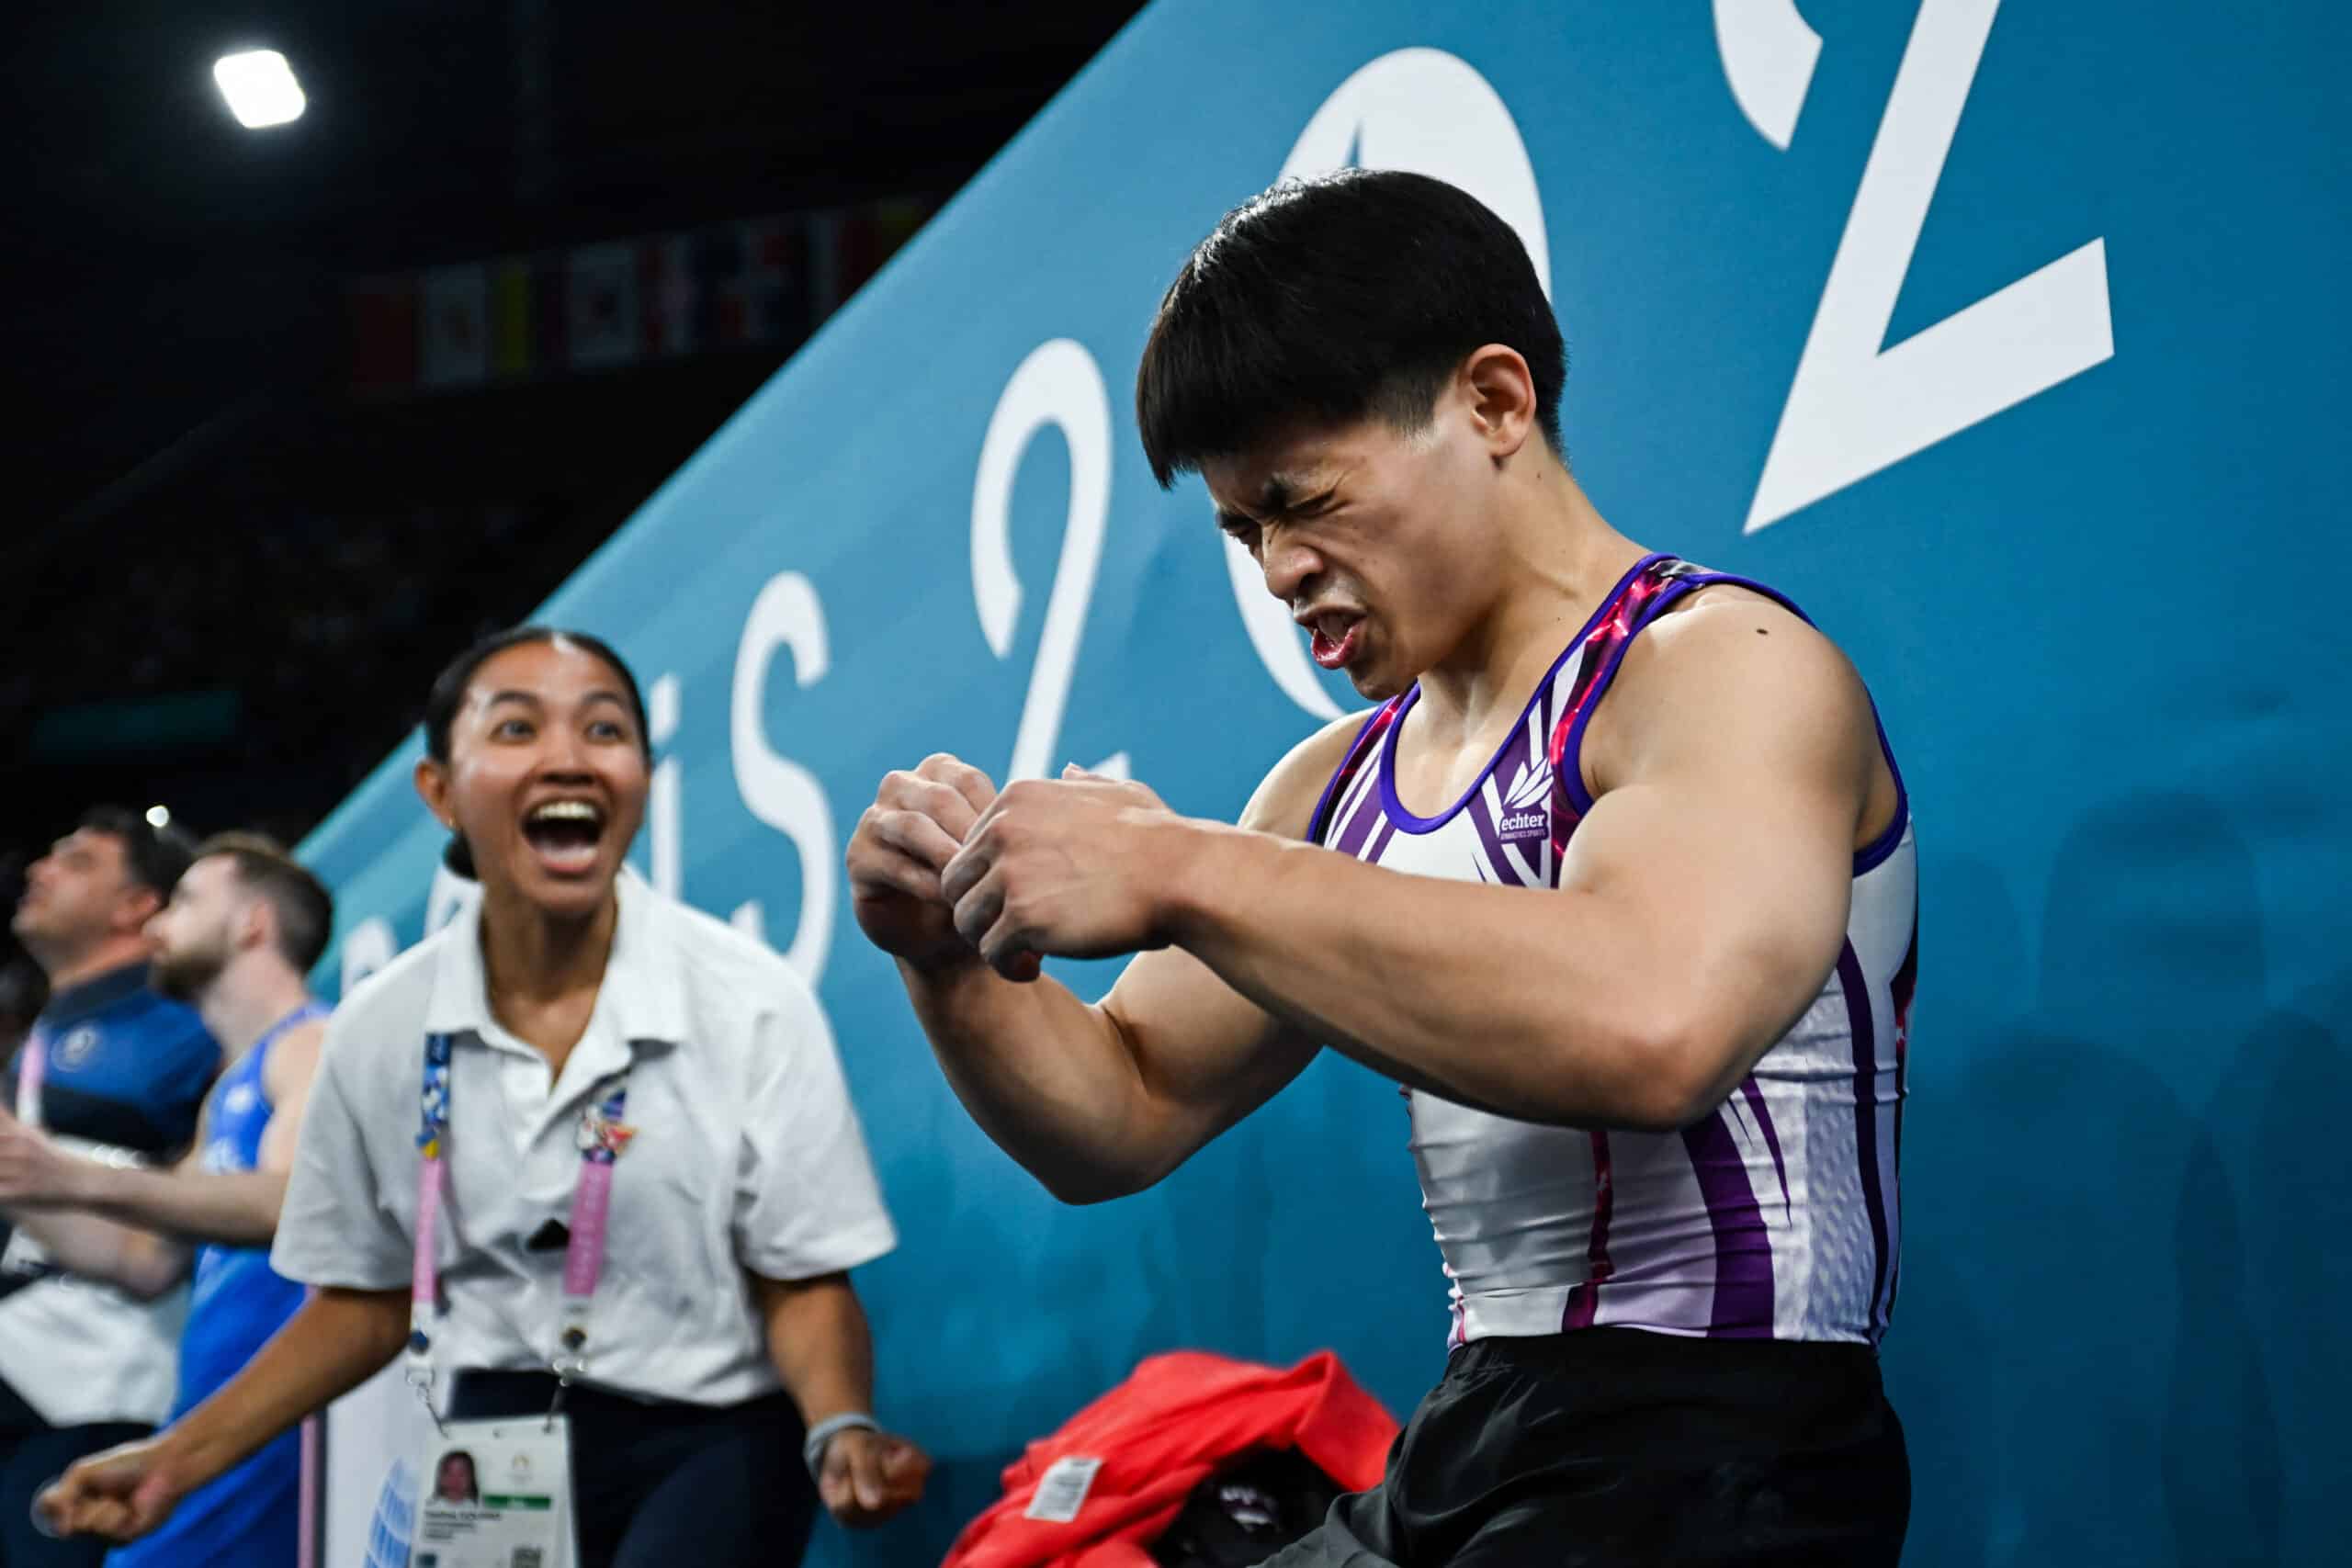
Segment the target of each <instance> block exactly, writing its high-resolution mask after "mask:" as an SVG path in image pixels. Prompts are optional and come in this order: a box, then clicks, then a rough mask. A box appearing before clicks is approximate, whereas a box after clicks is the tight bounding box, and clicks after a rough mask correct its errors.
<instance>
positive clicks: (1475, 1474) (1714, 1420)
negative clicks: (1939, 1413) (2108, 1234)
mask: <svg viewBox="0 0 2352 1568" xmlns="http://www.w3.org/2000/svg"><path fill="white" fill-rule="evenodd" d="M1910 1515H1911V1465H1910V1461H1909V1459H1908V1458H1907V1457H1906V1456H1905V1451H1904V1447H1903V1427H1902V1425H1901V1423H1899V1422H1898V1421H1896V1419H1895V1417H1894V1410H1893V1408H1892V1407H1890V1406H1889V1405H1888V1404H1887V1403H1886V1394H1885V1392H1884V1390H1883V1388H1882V1386H1881V1385H1880V1382H1879V1372H1878V1357H1877V1355H1876V1354H1875V1353H1874V1352H1873V1351H1871V1349H1870V1348H1867V1347H1865V1346H1860V1345H1823V1344H1798V1343H1792V1342H1781V1341H1772V1340H1754V1339H1748V1340H1740V1339H1691V1338H1679V1337H1674V1336H1671V1335H1663V1334H1649V1333H1645V1332H1643V1331H1641V1330H1638V1329H1630V1328H1588V1329H1580V1330H1577V1331H1576V1332H1573V1333H1568V1334H1559V1335H1552V1336H1548V1337H1544V1338H1540V1339H1481V1340H1476V1341H1474V1342H1473V1343H1471V1344H1469V1345H1466V1346H1464V1347H1463V1348H1460V1349H1458V1350H1456V1351H1455V1352H1454V1353H1453V1359H1452V1360H1451V1361H1449V1362H1448V1363H1447V1365H1446V1370H1445V1376H1444V1378H1443V1379H1442V1381H1441V1382H1439V1383H1438V1385H1437V1387H1436V1388H1435V1389H1433V1390H1431V1391H1430V1395H1429V1397H1428V1398H1426V1399H1424V1400H1422V1401H1421V1404H1420V1408H1419V1409H1418V1410H1416V1411H1415V1412H1414V1413H1413V1419H1412V1421H1411V1423H1410V1424H1409V1425H1408V1426H1407V1427H1406V1428H1405V1430H1404V1432H1403V1433H1402V1434H1401V1435H1399V1436H1398V1438H1397V1445H1396V1447H1395V1448H1393V1449H1391V1450H1389V1455H1388V1473H1387V1476H1386V1478H1385V1480H1383V1481H1382V1483H1380V1485H1378V1486H1376V1487H1374V1488H1373V1489H1372V1490H1371V1491H1369V1492H1359V1493H1356V1494H1354V1495H1351V1496H1346V1497H1342V1498H1340V1500H1339V1501H1338V1502H1337V1503H1335V1504H1333V1505H1332V1506H1331V1512H1330V1514H1329V1517H1326V1519H1325V1520H1324V1522H1323V1523H1322V1524H1321V1525H1319V1526H1317V1528H1316V1529H1314V1530H1313V1531H1311V1532H1310V1533H1309V1534H1308V1535H1307V1536H1306V1538H1305V1539H1304V1540H1300V1541H1299V1542H1298V1543H1297V1544H1295V1545H1294V1546H1291V1547H1289V1548H1287V1549H1285V1550H1284V1551H1280V1552H1278V1553H1276V1554H1275V1555H1274V1556H1272V1557H1271V1558H1269V1559H1267V1561H1266V1563H1265V1568H1439V1565H1440V1564H1445V1565H1448V1568H1506V1565H1512V1568H1515V1565H1517V1564H1521V1563H1526V1564H1542V1565H1544V1568H1621V1565H1622V1568H1659V1565H1664V1564H1673V1565H1677V1568H1681V1565H1685V1564H1688V1565H1693V1568H1695V1565H1698V1564H1708V1565H1710V1568H1735V1565H1736V1568H1751V1565H1760V1564H1768V1563H1770V1564H1782V1563H1785V1564H1789V1565H1791V1568H1794V1565H1796V1564H1805V1565H1807V1568H1882V1565H1891V1564H1893V1563H1894V1562H1896V1561H1897V1560H1898V1559H1899V1558H1900V1557H1901V1555H1902V1552H1903V1535H1904V1529H1905V1526H1906V1525H1907V1524H1908V1522H1909V1520H1910Z"/></svg>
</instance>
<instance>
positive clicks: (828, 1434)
mask: <svg viewBox="0 0 2352 1568" xmlns="http://www.w3.org/2000/svg"><path fill="white" fill-rule="evenodd" d="M854 1428H863V1429H864V1430H865V1431H868V1432H878V1431H880V1430H881V1429H882V1426H881V1423H880V1422H878V1421H876V1420H875V1419H874V1417H873V1416H868V1415H866V1414H865V1412H864V1411H862V1410H845V1411H843V1412H842V1414H840V1415H839V1416H826V1417H825V1418H824V1419H823V1420H822V1421H820V1422H818V1423H817V1424H816V1425H815V1426H813V1427H809V1437H808V1439H807V1440H806V1441H804V1442H803V1443H802V1444H801V1445H800V1459H801V1462H803V1463H804V1464H806V1465H808V1467H809V1480H811V1481H814V1480H816V1479H817V1472H819V1471H820V1470H821V1469H823V1468H824V1463H825V1449H826V1447H827V1446H828V1445H829V1444H831V1442H832V1440H833V1438H834V1437H835V1435H836V1434H838V1433H842V1432H847V1431H850V1430H852V1429H854Z"/></svg>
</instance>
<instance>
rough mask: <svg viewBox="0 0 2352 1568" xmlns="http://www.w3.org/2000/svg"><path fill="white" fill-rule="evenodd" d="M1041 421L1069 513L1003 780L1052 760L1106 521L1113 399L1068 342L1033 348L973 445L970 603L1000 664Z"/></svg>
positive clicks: (1014, 604)
mask: <svg viewBox="0 0 2352 1568" xmlns="http://www.w3.org/2000/svg"><path fill="white" fill-rule="evenodd" d="M1049 424H1051V425H1057V426H1059V427H1060V429H1061V433H1062V439H1063V440H1064V442H1065V443H1067V444H1068V446H1069V519H1068V521H1066V522H1065V523H1064V524H1063V526H1062V553H1061V563H1060V565H1059V566H1057V568H1056V569H1055V571H1054V586H1053V591H1052V592H1051V593H1049V594H1048V595H1047V596H1046V626H1045V630H1044V631H1043V632H1042V633H1041V634H1040V635H1039V637H1038V639H1037V657H1036V660H1035V663H1034V664H1033V665H1032V666H1031V667H1030V671H1029V694H1028V697H1027V698H1026V700H1024V701H1023V703H1022V705H1021V723H1020V727H1019V728H1018V729H1017V730H1016V731H1015V732H1014V734H1013V739H1012V766H1011V767H1010V768H1008V769H1007V770H1006V772H1005V782H1007V783H1010V782H1012V780H1014V779H1026V778H1040V777H1043V776H1044V775H1045V773H1046V770H1047V768H1048V767H1049V766H1050V765H1051V764H1052V762H1053V760H1054V757H1053V753H1054V747H1055V743H1056V741H1057V740H1058V739H1060V736H1061V728H1062V712H1063V710H1064V708H1065V707H1066V706H1067V705H1068V704H1069V686H1070V678H1071V676H1072V675H1074V674H1075V673H1076V672H1077V668H1078V644H1079V636H1080V633H1081V632H1082V631H1084V630H1085V628H1086V609H1087V604H1088V603H1089V602H1090V601H1091V599H1092V598H1093V595H1094V574H1095V572H1096V570H1097V569H1098V568H1100V567H1101V565H1102V563H1103V532H1104V529H1105V527H1106V525H1108V524H1109V522H1110V517H1111V399H1110V395H1109V393H1107V392H1106V391H1104V390H1103V372H1102V371H1101V370H1100V369H1098V368H1097V367H1095V364H1094V356H1093V355H1091V354H1089V353H1087V352H1086V349H1085V347H1084V346H1083V345H1082V344H1079V343H1077V342H1075V341H1073V340H1071V339H1069V338H1066V337H1064V338H1055V339H1054V340H1053V341H1051V342H1050V343H1045V344H1039V345H1038V346H1037V347H1036V348H1035V350H1034V351H1032V352H1031V354H1030V355H1029V357H1028V358H1026V359H1024V360H1023V361H1022V362H1021V367H1020V368H1019V369H1017V370H1015V371H1014V372H1013V373H1012V380H1011V381H1009V382H1007V383H1006V384H1005V389H1004V393H1003V395H1002V396H1001V397H1000V398H998V399H997V404H996V412H995V413H994V414H993V415H992V416H991V417H990V418H989V429H988V434H987V435H986V436H985V437H984V438H983V439H982V440H981V442H980V465H979V470H978V473H977V474H976V475H975V476H974V478H973V480H972V600H973V604H974V605H975V606H976V607H977V608H978V611H979V615H980V631H981V634H982V635H983V636H985V637H987V638H988V641H989V648H990V649H993V650H994V651H995V653H996V656H997V657H998V658H999V659H1009V658H1011V657H1012V634H1013V630H1014V628H1015V627H1017V626H1019V625H1020V622H1021V579H1020V577H1019V576H1018V575H1017V574H1015V572H1014V571H1013V569H1012V480H1013V475H1014V474H1015V473H1016V472H1017V471H1018V470H1019V468H1020V467H1021V457H1022V454H1023V452H1025V451H1027V450H1028V448H1029V443H1030V442H1031V441H1032V440H1033V439H1035V436H1036V434H1037V433H1038V432H1039V431H1041V430H1043V429H1045V428H1046V426H1047V425H1049ZM1094 771H1095V772H1096V773H1109V774H1112V775H1114V777H1118V778H1125V777H1126V776H1127V754H1126V753H1125V751H1121V752H1118V753H1116V754H1114V755H1113V756H1111V757H1108V758H1106V759H1104V760H1103V761H1100V762H1097V763H1095V764H1094Z"/></svg>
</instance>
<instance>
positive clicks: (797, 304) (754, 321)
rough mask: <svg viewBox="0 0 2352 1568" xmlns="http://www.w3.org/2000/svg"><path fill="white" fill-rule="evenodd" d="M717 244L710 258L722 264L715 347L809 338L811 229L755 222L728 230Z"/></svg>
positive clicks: (793, 221)
mask: <svg viewBox="0 0 2352 1568" xmlns="http://www.w3.org/2000/svg"><path fill="white" fill-rule="evenodd" d="M717 240H718V243H716V244H714V245H713V246H711V247H710V252H709V254H715V255H717V256H719V257H723V258H724V259H723V260H722V261H720V262H719V263H718V265H719V266H720V268H721V269H722V270H721V271H720V273H719V278H720V281H719V284H718V303H717V309H716V310H715V312H714V328H713V333H712V337H713V341H714V342H715V343H717V344H797V343H798V342H799V341H800V340H801V339H803V338H805V337H807V336H808V335H809V236H808V226H807V224H806V223H805V222H804V221H803V220H800V219H797V218H754V219H751V220H747V221H744V222H741V223H732V224H729V225H727V226H726V227H725V228H724V229H723V230H721V231H718V236H717Z"/></svg>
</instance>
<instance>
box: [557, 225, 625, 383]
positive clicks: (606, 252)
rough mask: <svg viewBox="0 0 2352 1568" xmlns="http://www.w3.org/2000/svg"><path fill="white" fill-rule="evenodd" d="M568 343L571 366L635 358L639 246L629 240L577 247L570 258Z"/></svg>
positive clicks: (589, 366)
mask: <svg viewBox="0 0 2352 1568" xmlns="http://www.w3.org/2000/svg"><path fill="white" fill-rule="evenodd" d="M566 270H567V271H568V273H569V275H570V276H569V279H568V282H569V285H570V290H569V299H568V300H567V304H568V306H569V312H568V313H569V323H570V329H571V330H570V332H569V333H568V337H569V340H570V341H569V347H570V349H571V365H572V367H573V368H574V369H581V370H593V369H600V368H603V367H607V366H614V365H627V364H628V363H629V362H630V361H632V360H634V359H636V358H637V357H638V353H639V349H638V342H639V327H638V316H639V302H638V295H637V247H636V246H635V245H633V244H630V243H628V242H627V241H616V242H614V243H609V244H602V245H581V246H578V247H575V248H574V249H573V250H572V252H571V254H570V256H569V258H568V265H567V269H566Z"/></svg>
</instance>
